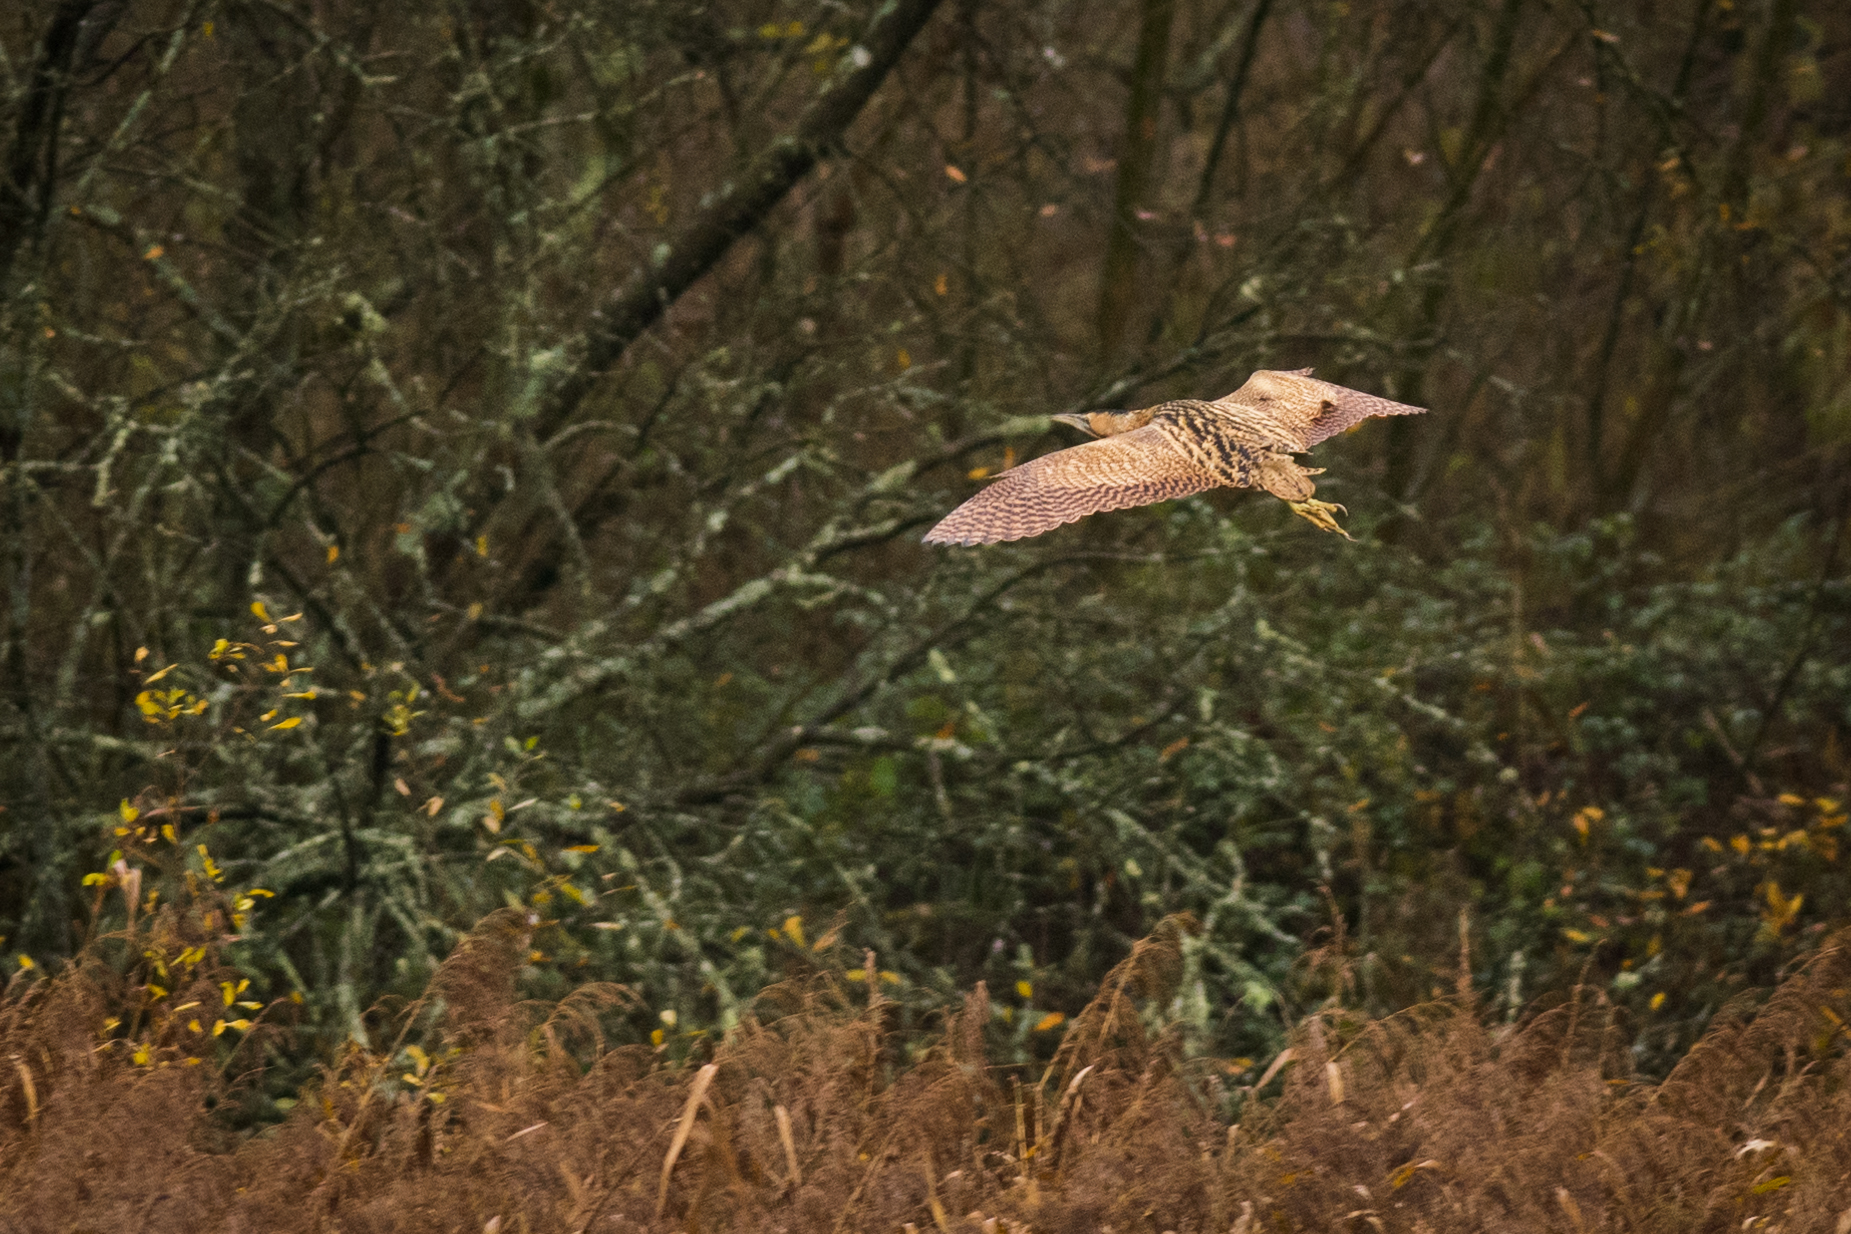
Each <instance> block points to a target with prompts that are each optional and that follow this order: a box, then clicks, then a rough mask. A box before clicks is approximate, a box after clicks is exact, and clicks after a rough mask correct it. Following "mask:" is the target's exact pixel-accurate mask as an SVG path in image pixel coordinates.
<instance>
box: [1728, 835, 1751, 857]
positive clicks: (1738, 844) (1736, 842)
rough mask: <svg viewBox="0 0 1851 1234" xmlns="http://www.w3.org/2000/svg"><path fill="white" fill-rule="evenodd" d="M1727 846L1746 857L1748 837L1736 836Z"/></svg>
mask: <svg viewBox="0 0 1851 1234" xmlns="http://www.w3.org/2000/svg"><path fill="white" fill-rule="evenodd" d="M1729 847H1730V848H1732V849H1734V850H1735V851H1736V853H1737V854H1739V855H1741V856H1744V857H1746V856H1747V855H1748V837H1747V836H1736V837H1735V838H1734V839H1732V840H1730V841H1729Z"/></svg>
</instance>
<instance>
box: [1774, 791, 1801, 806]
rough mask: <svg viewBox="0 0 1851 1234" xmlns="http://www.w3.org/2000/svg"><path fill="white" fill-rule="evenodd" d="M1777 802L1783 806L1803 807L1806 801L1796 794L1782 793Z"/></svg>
mask: <svg viewBox="0 0 1851 1234" xmlns="http://www.w3.org/2000/svg"><path fill="white" fill-rule="evenodd" d="M1779 801H1780V804H1781V805H1783V806H1803V805H1805V804H1806V799H1805V798H1804V797H1802V796H1800V795H1799V794H1798V793H1782V794H1781V795H1780V797H1779Z"/></svg>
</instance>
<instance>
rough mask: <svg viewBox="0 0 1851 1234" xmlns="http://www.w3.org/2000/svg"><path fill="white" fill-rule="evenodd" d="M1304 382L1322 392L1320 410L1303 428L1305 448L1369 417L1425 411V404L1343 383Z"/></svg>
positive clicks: (1420, 413) (1405, 414) (1413, 414)
mask: <svg viewBox="0 0 1851 1234" xmlns="http://www.w3.org/2000/svg"><path fill="white" fill-rule="evenodd" d="M1306 384H1308V385H1314V386H1319V387H1321V389H1320V390H1319V391H1318V392H1319V393H1320V394H1321V395H1323V397H1324V403H1325V408H1324V411H1323V413H1322V414H1320V415H1319V416H1318V417H1317V419H1315V420H1313V421H1312V422H1311V424H1310V425H1309V426H1308V427H1307V428H1306V429H1305V448H1306V449H1310V448H1311V447H1312V446H1315V445H1317V444H1318V442H1320V441H1323V440H1324V439H1325V438H1326V437H1334V436H1336V435H1337V434H1338V433H1341V432H1342V431H1343V430H1344V429H1346V428H1350V427H1352V426H1353V425H1357V424H1361V423H1362V422H1363V421H1364V420H1367V419H1368V418H1369V417H1370V416H1418V415H1423V414H1425V412H1426V410H1427V409H1426V408H1425V407H1410V406H1409V405H1408V404H1406V403H1397V402H1395V401H1394V400H1393V399H1386V398H1381V397H1379V396H1377V395H1374V394H1364V393H1362V392H1361V391H1359V390H1351V389H1348V388H1346V387H1344V386H1333V385H1331V384H1330V383H1329V382H1328V381H1314V380H1311V379H1309V378H1307V379H1306Z"/></svg>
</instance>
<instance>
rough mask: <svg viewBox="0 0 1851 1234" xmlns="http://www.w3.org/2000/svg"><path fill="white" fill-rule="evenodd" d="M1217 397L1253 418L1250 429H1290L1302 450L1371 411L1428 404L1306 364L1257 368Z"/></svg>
mask: <svg viewBox="0 0 1851 1234" xmlns="http://www.w3.org/2000/svg"><path fill="white" fill-rule="evenodd" d="M1219 402H1220V405H1222V406H1223V407H1226V408H1229V409H1230V410H1233V411H1234V412H1235V414H1237V415H1241V416H1243V417H1244V418H1252V419H1253V421H1254V423H1253V426H1252V429H1251V431H1253V432H1256V433H1264V432H1266V431H1268V430H1272V431H1275V432H1283V433H1285V434H1290V435H1291V436H1294V437H1297V438H1300V439H1302V441H1303V442H1304V445H1303V448H1304V449H1307V450H1309V449H1310V448H1311V447H1312V446H1315V445H1317V444H1318V442H1320V441H1323V440H1324V439H1325V438H1326V437H1332V436H1335V435H1336V434H1338V433H1341V432H1342V431H1343V430H1344V429H1346V428H1349V427H1351V426H1352V425H1355V424H1360V423H1362V422H1363V421H1364V420H1367V419H1368V418H1369V417H1370V416H1413V415H1419V414H1421V413H1422V412H1424V411H1426V410H1427V409H1426V408H1425V407H1410V406H1408V404H1406V403H1397V402H1395V401H1394V400H1392V399H1385V398H1380V397H1378V396H1376V395H1373V394H1364V393H1363V392H1362V391H1360V390H1352V389H1350V388H1348V387H1347V386H1339V385H1333V384H1332V383H1330V382H1328V381H1319V380H1318V379H1317V378H1315V377H1313V376H1311V370H1310V369H1308V368H1304V369H1292V370H1285V371H1280V370H1272V369H1261V370H1259V371H1258V372H1256V373H1254V374H1253V376H1251V377H1249V378H1248V379H1247V381H1246V384H1245V385H1243V386H1241V388H1240V389H1238V390H1236V391H1234V392H1233V393H1232V394H1229V395H1225V396H1224V397H1223V398H1222V399H1220V400H1219ZM1294 448H1296V447H1294Z"/></svg>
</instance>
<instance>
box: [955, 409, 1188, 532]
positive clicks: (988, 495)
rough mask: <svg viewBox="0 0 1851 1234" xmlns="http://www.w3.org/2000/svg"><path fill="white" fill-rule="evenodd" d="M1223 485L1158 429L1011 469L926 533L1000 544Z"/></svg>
mask: <svg viewBox="0 0 1851 1234" xmlns="http://www.w3.org/2000/svg"><path fill="white" fill-rule="evenodd" d="M1217 483H1219V481H1217V480H1216V478H1215V477H1214V476H1213V475H1212V474H1211V473H1209V472H1208V471H1207V470H1206V469H1204V468H1202V467H1200V466H1198V465H1197V464H1196V463H1195V462H1194V461H1193V460H1191V459H1190V458H1189V456H1188V455H1186V454H1184V453H1183V452H1182V451H1181V450H1179V449H1178V448H1177V447H1176V446H1174V445H1172V444H1171V443H1170V442H1169V441H1168V440H1167V439H1166V438H1165V437H1164V434H1163V432H1162V430H1161V429H1159V428H1158V427H1157V426H1155V425H1152V426H1150V427H1147V428H1141V429H1136V430H1134V431H1132V432H1129V433H1120V434H1117V435H1115V436H1112V437H1102V438H1100V439H1099V440H1097V441H1089V442H1087V443H1086V444H1085V445H1079V446H1073V447H1071V448H1069V449H1066V450H1056V451H1055V452H1054V453H1053V454H1044V455H1042V456H1041V457H1040V458H1038V459H1032V460H1030V461H1029V462H1026V463H1024V464H1022V465H1021V466H1020V467H1012V468H1010V469H1009V470H1008V471H1005V472H1004V473H1003V474H1002V475H1001V476H998V477H997V479H996V481H995V482H994V483H993V484H991V485H990V486H989V487H988V488H986V489H984V490H983V491H982V492H980V493H978V494H977V495H976V496H975V497H972V498H971V499H970V500H969V501H967V502H965V503H964V504H963V505H961V506H959V507H958V508H957V509H955V510H953V511H952V512H951V513H950V514H948V515H946V516H945V518H944V520H943V521H942V522H940V523H939V524H938V526H936V527H934V528H932V530H931V531H929V532H927V533H926V537H925V539H926V543H927V544H995V543H996V542H998V541H999V540H1021V539H1024V538H1026V537H1028V536H1038V535H1040V534H1041V533H1042V532H1044V531H1052V530H1053V529H1054V528H1056V527H1059V526H1060V525H1061V524H1063V523H1071V522H1073V521H1074V520H1075V519H1080V518H1085V517H1086V516H1087V515H1088V514H1097V513H1099V512H1100V511H1102V510H1123V509H1127V508H1128V507H1131V506H1144V505H1149V504H1150V503H1152V502H1154V501H1168V500H1170V499H1171V498H1173V497H1187V496H1189V495H1190V494H1191V493H1199V492H1201V491H1202V490H1204V489H1209V488H1213V487H1215V485H1216V484H1217Z"/></svg>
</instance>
